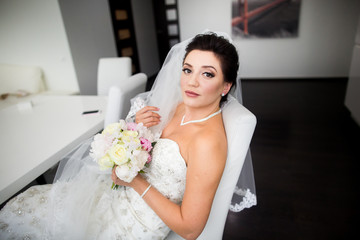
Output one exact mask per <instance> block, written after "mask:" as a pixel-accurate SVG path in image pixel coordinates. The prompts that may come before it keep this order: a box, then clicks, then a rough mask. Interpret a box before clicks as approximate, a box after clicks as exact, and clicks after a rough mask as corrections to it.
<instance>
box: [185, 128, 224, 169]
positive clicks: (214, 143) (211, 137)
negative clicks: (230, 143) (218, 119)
mask: <svg viewBox="0 0 360 240" xmlns="http://www.w3.org/2000/svg"><path fill="white" fill-rule="evenodd" d="M190 146H191V147H190V149H189V153H190V160H192V157H195V158H196V161H197V162H198V161H200V162H202V161H204V162H205V161H206V162H212V161H214V162H215V163H216V164H218V163H220V164H222V163H221V162H223V161H225V160H226V154H227V140H226V134H225V130H224V128H211V127H208V128H204V129H203V130H201V131H199V132H197V134H196V136H194V137H193V139H192V140H191V145H190Z"/></svg>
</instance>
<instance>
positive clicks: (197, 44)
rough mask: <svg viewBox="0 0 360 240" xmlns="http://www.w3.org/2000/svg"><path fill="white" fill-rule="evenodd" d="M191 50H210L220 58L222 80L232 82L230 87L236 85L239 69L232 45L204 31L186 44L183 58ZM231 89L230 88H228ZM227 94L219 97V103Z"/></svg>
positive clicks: (220, 37) (237, 57)
mask: <svg viewBox="0 0 360 240" xmlns="http://www.w3.org/2000/svg"><path fill="white" fill-rule="evenodd" d="M193 50H201V51H210V52H213V53H214V54H215V56H216V57H217V58H218V59H219V60H220V66H221V70H222V72H223V74H224V81H225V82H228V83H232V86H231V88H233V87H236V78H237V71H238V69H239V56H238V53H237V51H236V48H235V46H234V45H232V44H231V43H230V42H229V41H228V40H227V39H225V38H224V37H222V36H218V35H217V34H216V33H212V32H209V33H205V34H198V35H196V36H195V37H194V38H193V39H192V41H191V42H190V43H189V44H188V45H187V47H186V49H185V51H186V53H185V56H184V59H183V61H184V60H185V58H186V57H187V55H188V54H189V53H190V52H191V51H193ZM230 90H231V89H230ZM227 95H228V94H226V95H225V96H223V97H221V100H220V105H221V104H222V103H223V102H225V101H226V100H227Z"/></svg>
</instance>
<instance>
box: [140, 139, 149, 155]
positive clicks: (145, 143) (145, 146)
mask: <svg viewBox="0 0 360 240" xmlns="http://www.w3.org/2000/svg"><path fill="white" fill-rule="evenodd" d="M140 143H141V146H142V147H143V149H145V150H146V151H148V152H150V151H151V149H152V146H151V142H150V141H149V140H147V139H146V138H143V137H140Z"/></svg>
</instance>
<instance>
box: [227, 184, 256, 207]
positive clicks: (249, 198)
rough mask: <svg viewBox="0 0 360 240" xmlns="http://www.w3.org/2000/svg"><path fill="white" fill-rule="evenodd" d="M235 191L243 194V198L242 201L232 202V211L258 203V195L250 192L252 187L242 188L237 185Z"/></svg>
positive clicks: (240, 194)
mask: <svg viewBox="0 0 360 240" xmlns="http://www.w3.org/2000/svg"><path fill="white" fill-rule="evenodd" d="M234 193H235V194H237V195H239V196H242V197H243V199H242V201H241V202H240V203H235V205H234V204H230V211H232V212H240V211H242V210H244V208H250V207H252V206H255V205H256V204H257V200H256V195H255V194H253V193H251V192H250V189H246V190H245V189H240V188H238V187H235V190H234Z"/></svg>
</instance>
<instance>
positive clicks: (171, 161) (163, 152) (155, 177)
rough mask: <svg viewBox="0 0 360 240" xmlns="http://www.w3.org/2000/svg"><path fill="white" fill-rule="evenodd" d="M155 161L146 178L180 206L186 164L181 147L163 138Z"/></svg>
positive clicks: (159, 141) (154, 153)
mask: <svg viewBox="0 0 360 240" xmlns="http://www.w3.org/2000/svg"><path fill="white" fill-rule="evenodd" d="M153 156H154V157H153V161H152V163H151V164H150V167H149V169H148V170H145V171H146V173H145V174H144V176H145V178H146V179H147V180H148V181H149V182H150V183H151V184H152V185H153V186H154V187H155V188H156V189H157V190H158V191H160V192H161V193H162V194H163V195H164V196H165V197H167V198H168V199H170V200H171V201H173V202H175V203H177V204H180V203H181V201H182V198H183V194H184V191H185V179H186V164H185V161H184V159H183V158H182V156H181V154H180V149H179V146H178V144H177V143H176V142H174V141H173V140H170V139H164V138H161V139H159V140H158V142H157V143H156V145H155V148H154V150H153Z"/></svg>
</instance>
